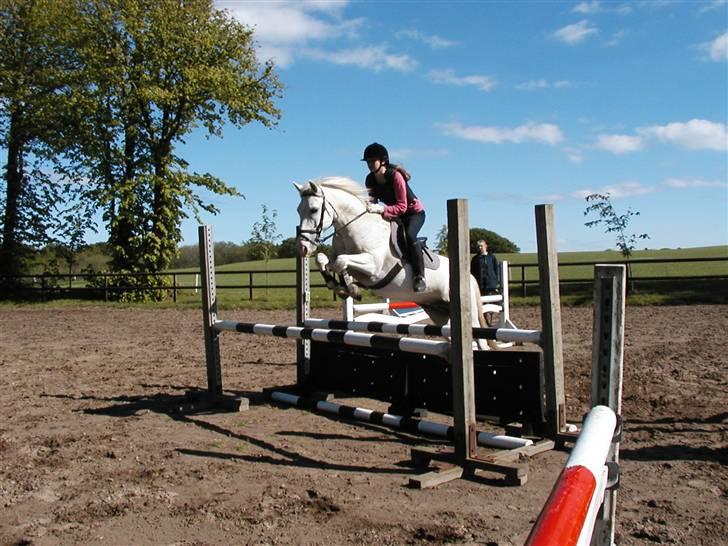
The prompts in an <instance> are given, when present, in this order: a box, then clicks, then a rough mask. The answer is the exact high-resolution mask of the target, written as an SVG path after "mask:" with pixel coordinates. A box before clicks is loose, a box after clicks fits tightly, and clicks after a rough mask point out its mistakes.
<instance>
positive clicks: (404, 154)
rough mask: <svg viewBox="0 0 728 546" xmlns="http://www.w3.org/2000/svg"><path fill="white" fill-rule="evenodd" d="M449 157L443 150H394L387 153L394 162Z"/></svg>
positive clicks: (448, 153)
mask: <svg viewBox="0 0 728 546" xmlns="http://www.w3.org/2000/svg"><path fill="white" fill-rule="evenodd" d="M448 155H450V152H449V150H447V149H445V148H420V149H416V148H396V149H393V150H390V151H389V157H391V158H392V159H393V160H394V161H405V160H408V159H411V158H413V157H420V158H422V157H426V158H439V157H447V156H448Z"/></svg>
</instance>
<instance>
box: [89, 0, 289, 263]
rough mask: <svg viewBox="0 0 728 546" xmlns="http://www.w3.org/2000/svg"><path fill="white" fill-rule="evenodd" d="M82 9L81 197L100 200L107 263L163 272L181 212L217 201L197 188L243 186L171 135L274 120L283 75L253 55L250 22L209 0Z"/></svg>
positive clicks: (122, 1) (228, 191)
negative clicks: (188, 154) (202, 166)
mask: <svg viewBox="0 0 728 546" xmlns="http://www.w3.org/2000/svg"><path fill="white" fill-rule="evenodd" d="M80 17H81V19H82V21H83V25H84V32H85V35H84V43H85V46H84V47H83V48H81V49H80V56H81V58H82V60H83V63H84V67H85V69H86V76H87V80H86V87H85V89H84V92H83V93H79V95H78V100H79V108H78V109H77V112H78V113H79V115H78V116H77V118H76V120H75V121H76V127H77V134H78V137H79V138H78V152H79V154H78V155H79V157H80V158H81V160H80V163H81V165H82V166H83V167H84V169H85V171H86V173H87V176H88V178H89V179H90V180H92V181H93V189H92V190H91V191H89V192H88V194H87V197H88V198H89V199H91V200H93V201H94V202H95V203H97V204H98V205H99V206H100V207H101V208H102V209H103V210H104V216H103V219H104V222H105V223H106V227H107V229H108V231H109V242H110V245H111V249H112V268H113V269H114V270H115V271H129V272H138V271H142V272H152V273H155V272H159V271H162V270H164V269H165V268H167V267H168V266H169V264H170V263H171V260H172V258H173V257H174V255H175V253H176V249H177V245H178V243H179V241H180V240H181V232H180V224H181V221H182V219H183V218H185V217H186V216H187V214H188V212H187V211H192V213H193V214H194V215H195V216H197V215H198V214H199V212H200V211H201V210H204V211H207V212H211V213H216V212H217V208H216V207H215V206H214V205H212V204H209V203H205V202H203V200H202V198H201V197H200V196H199V195H198V193H197V189H198V188H204V189H206V190H208V191H210V192H212V193H215V194H217V195H233V196H235V195H240V194H239V193H238V192H237V190H235V189H234V188H232V187H230V186H228V185H227V184H226V183H224V182H223V181H222V180H220V179H219V178H217V177H214V176H212V175H210V174H198V173H192V172H189V171H188V164H187V163H186V162H185V161H184V160H183V159H182V158H180V157H178V156H177V155H175V146H176V145H177V144H179V143H181V142H183V141H184V137H185V135H187V134H188V133H189V132H190V131H192V130H193V129H194V128H196V127H203V128H204V129H205V130H206V131H207V133H208V135H210V136H221V135H222V132H223V127H224V126H225V124H226V123H229V124H231V125H232V126H234V127H242V126H244V125H246V124H248V123H251V122H259V123H261V124H263V125H264V126H267V127H271V126H274V125H275V124H276V123H277V120H278V118H279V117H280V113H279V111H278V109H277V108H276V107H275V105H274V99H276V98H277V97H280V94H281V85H280V83H279V81H278V78H277V76H276V74H275V73H274V71H273V65H272V64H271V63H266V64H265V65H264V66H261V65H259V63H258V61H257V59H256V56H255V49H254V44H253V34H252V30H251V29H249V28H247V27H245V26H244V25H242V24H240V23H239V22H237V21H236V20H235V19H234V18H232V16H230V15H228V14H227V13H226V12H224V11H221V10H217V9H215V8H214V7H213V4H212V1H211V0H185V1H184V2H180V1H179V0H158V1H151V0H94V1H88V2H84V3H82V9H81V13H80Z"/></svg>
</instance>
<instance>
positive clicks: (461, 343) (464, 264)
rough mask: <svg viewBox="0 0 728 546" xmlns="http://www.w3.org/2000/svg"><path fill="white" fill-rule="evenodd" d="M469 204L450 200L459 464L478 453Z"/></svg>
mask: <svg viewBox="0 0 728 546" xmlns="http://www.w3.org/2000/svg"><path fill="white" fill-rule="evenodd" d="M468 209H469V207H468V201H467V200H465V199H448V201H447V234H448V239H447V249H448V256H449V258H450V324H451V326H450V328H451V329H450V334H451V337H450V368H451V369H452V389H453V391H452V392H453V396H452V404H453V417H454V430H453V433H454V434H453V436H454V438H453V441H454V447H455V459H456V461H458V462H459V463H460V464H463V463H464V462H465V461H467V460H468V459H470V458H471V457H473V456H474V455H475V449H476V447H477V445H478V443H477V439H476V430H475V423H476V421H475V393H474V390H473V389H474V387H473V380H474V370H473V327H472V310H471V303H470V302H471V297H472V294H471V286H470V263H469V261H470V260H469V258H470V252H469V246H470V245H469V228H470V224H469V210H468Z"/></svg>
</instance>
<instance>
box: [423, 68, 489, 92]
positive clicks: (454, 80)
mask: <svg viewBox="0 0 728 546" xmlns="http://www.w3.org/2000/svg"><path fill="white" fill-rule="evenodd" d="M427 77H428V78H430V80H432V81H433V82H435V83H441V84H445V85H457V86H473V87H477V88H478V89H480V90H481V91H490V90H491V89H493V87H495V85H496V83H497V82H496V80H494V79H493V78H491V77H490V76H485V75H478V74H474V75H471V76H456V75H455V72H454V71H452V70H449V69H447V70H431V71H430V72H429V73H428V74H427Z"/></svg>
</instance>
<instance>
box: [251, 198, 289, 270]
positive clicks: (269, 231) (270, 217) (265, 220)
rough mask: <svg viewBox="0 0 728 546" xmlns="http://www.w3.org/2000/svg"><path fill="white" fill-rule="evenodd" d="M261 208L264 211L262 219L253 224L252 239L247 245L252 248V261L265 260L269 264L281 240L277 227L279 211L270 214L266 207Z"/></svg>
mask: <svg viewBox="0 0 728 546" xmlns="http://www.w3.org/2000/svg"><path fill="white" fill-rule="evenodd" d="M261 208H262V209H263V212H262V213H261V219H260V221H258V222H255V223H254V224H253V228H252V229H251V231H250V239H248V241H247V242H246V244H247V245H248V246H249V247H250V258H251V259H253V260H264V261H265V262H266V263H268V260H270V259H271V258H272V257H273V256H275V255H276V254H277V250H278V248H277V245H278V241H279V240H280V239H281V235H280V234H279V233H278V227H277V226H276V219H277V218H278V211H276V210H273V211H271V213H270V214H269V213H268V207H267V206H266V205H261Z"/></svg>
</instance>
